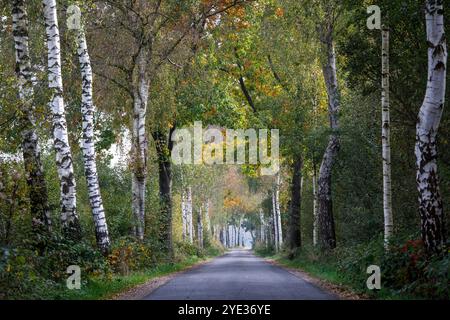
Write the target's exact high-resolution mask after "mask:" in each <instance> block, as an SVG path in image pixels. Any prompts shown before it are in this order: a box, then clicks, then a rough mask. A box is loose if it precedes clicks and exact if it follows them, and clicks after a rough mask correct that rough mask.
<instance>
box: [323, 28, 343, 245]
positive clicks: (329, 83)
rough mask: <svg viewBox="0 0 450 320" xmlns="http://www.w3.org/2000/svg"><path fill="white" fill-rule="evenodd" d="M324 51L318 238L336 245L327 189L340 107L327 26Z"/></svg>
mask: <svg viewBox="0 0 450 320" xmlns="http://www.w3.org/2000/svg"><path fill="white" fill-rule="evenodd" d="M323 41H324V44H325V48H326V51H327V63H326V65H324V67H323V75H324V78H325V84H326V88H327V94H328V112H329V116H330V128H331V130H332V133H331V135H330V138H329V142H328V146H327V148H326V150H325V153H324V156H323V159H322V164H321V166H320V171H319V190H318V204H319V210H318V218H319V219H318V221H319V241H320V244H321V246H322V248H323V249H334V248H335V247H336V234H335V227H334V217H333V201H332V192H331V176H332V170H333V165H334V163H335V161H336V157H337V155H338V152H339V149H340V138H339V133H338V130H339V122H338V114H339V108H340V92H339V85H338V79H337V70H336V53H335V50H334V43H333V29H332V27H331V26H328V30H327V34H326V36H325V37H324V39H323Z"/></svg>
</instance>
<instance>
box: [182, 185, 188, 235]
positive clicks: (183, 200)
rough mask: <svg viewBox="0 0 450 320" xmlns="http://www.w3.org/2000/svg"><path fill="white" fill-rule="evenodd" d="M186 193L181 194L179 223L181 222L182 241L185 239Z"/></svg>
mask: <svg viewBox="0 0 450 320" xmlns="http://www.w3.org/2000/svg"><path fill="white" fill-rule="evenodd" d="M186 197H187V195H186V191H185V190H183V191H182V192H181V221H182V233H183V241H186V239H187V210H186V209H187V204H186Z"/></svg>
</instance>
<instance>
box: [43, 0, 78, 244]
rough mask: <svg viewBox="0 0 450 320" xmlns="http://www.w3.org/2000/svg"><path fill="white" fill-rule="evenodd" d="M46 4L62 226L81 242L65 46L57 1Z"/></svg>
mask: <svg viewBox="0 0 450 320" xmlns="http://www.w3.org/2000/svg"><path fill="white" fill-rule="evenodd" d="M42 3H43V6H44V20H45V30H46V37H47V48H48V81H49V88H50V90H51V94H52V97H51V101H50V103H49V107H50V111H51V114H52V125H53V127H52V131H53V145H54V149H55V152H56V167H57V170H58V177H59V181H60V197H61V224H62V226H63V230H64V232H65V233H66V234H67V235H68V236H70V237H72V238H74V239H79V238H80V237H81V227H80V222H79V218H78V214H77V207H76V183H75V176H74V170H73V159H72V152H71V150H70V146H69V136H68V132H67V121H66V111H65V104H64V98H63V92H64V91H63V82H62V71H61V43H60V35H59V27H58V16H57V11H56V0H43V1H42Z"/></svg>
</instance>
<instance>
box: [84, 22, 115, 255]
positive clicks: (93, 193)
mask: <svg viewBox="0 0 450 320" xmlns="http://www.w3.org/2000/svg"><path fill="white" fill-rule="evenodd" d="M77 33H78V34H77V45H78V59H79V62H80V70H81V77H82V96H81V113H82V117H83V124H82V126H83V138H82V141H81V142H82V143H81V149H82V151H83V159H84V172H85V176H86V182H87V188H88V195H89V204H90V206H91V211H92V217H93V219H94V226H95V236H96V239H97V245H98V247H99V248H100V250H101V251H102V252H103V253H104V254H107V253H108V252H109V247H110V240H109V233H108V225H107V223H106V215H105V209H104V208H103V200H102V196H101V193H100V185H99V180H98V172H97V164H96V152H95V133H94V113H95V107H94V101H93V99H94V98H93V88H92V85H93V75H92V67H91V59H90V57H89V52H88V47H87V42H86V36H85V33H84V30H83V29H80V30H78V31H77Z"/></svg>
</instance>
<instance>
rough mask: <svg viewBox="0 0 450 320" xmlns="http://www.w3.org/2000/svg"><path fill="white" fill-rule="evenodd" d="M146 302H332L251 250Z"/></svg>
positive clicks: (177, 281)
mask: <svg viewBox="0 0 450 320" xmlns="http://www.w3.org/2000/svg"><path fill="white" fill-rule="evenodd" d="M144 299H145V300H332V299H337V298H336V296H334V295H332V294H330V293H327V292H324V291H323V290H321V289H319V288H317V287H315V286H314V285H312V284H310V283H308V282H306V281H305V280H303V279H301V278H298V277H297V276H294V275H293V274H291V273H289V272H288V271H286V270H284V269H282V268H280V267H277V266H274V265H272V264H269V263H267V262H266V261H264V259H261V258H258V257H256V256H254V255H253V254H252V252H251V251H248V250H233V251H230V252H229V253H227V254H226V255H224V256H222V257H220V258H217V259H214V260H213V261H211V262H209V263H207V264H205V265H202V266H200V267H198V268H194V269H193V270H191V271H188V272H186V273H182V274H180V275H179V276H177V277H175V278H174V279H172V280H170V281H169V282H167V283H166V284H165V285H163V286H161V287H159V288H158V289H156V290H155V291H153V292H152V293H151V294H150V295H148V296H146V297H145V298H144Z"/></svg>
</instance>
